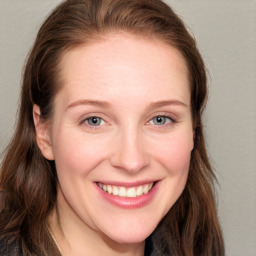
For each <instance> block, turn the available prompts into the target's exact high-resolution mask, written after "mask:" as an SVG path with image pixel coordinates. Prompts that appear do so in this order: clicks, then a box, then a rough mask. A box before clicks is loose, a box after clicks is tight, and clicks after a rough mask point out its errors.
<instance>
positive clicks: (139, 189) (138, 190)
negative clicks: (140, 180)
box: [136, 186, 143, 196]
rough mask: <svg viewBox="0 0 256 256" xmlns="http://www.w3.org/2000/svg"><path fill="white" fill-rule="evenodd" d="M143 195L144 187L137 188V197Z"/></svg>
mask: <svg viewBox="0 0 256 256" xmlns="http://www.w3.org/2000/svg"><path fill="white" fill-rule="evenodd" d="M142 194H143V187H142V186H139V187H138V188H137V191H136V195H137V196H141V195H142Z"/></svg>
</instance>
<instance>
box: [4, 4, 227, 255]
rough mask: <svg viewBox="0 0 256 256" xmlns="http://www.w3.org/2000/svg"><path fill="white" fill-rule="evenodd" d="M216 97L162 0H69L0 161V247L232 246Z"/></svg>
mask: <svg viewBox="0 0 256 256" xmlns="http://www.w3.org/2000/svg"><path fill="white" fill-rule="evenodd" d="M206 96H207V88H206V74H205V67H204V63H203V60H202V58H201V56H200V54H199V52H198V50H197V47H196V44H195V41H194V40H193V38H192V37H191V36H190V35H189V33H188V32H187V30H186V28H185V27H184V25H183V23H182V21H181V20H180V19H179V18H178V17H177V15H176V14H175V13H174V12H173V11H172V10H171V9H170V8H169V7H168V6H167V5H166V4H164V3H163V2H161V1H159V0H152V1H146V0H129V1H127V0H97V1H96V0H67V1H64V2H63V3H61V4H60V5H59V6H58V7H57V8H56V9H55V10H54V11H53V13H52V14H51V15H50V16H49V17H48V19H47V20H46V21H45V22H44V24H43V25H42V27H41V29H40V30H39V33H38V36H37V39H36V41H35V44H34V47H33V49H32V51H31V53H30V55H29V58H28V60H27V63H26V67H25V72H24V80H23V87H22V96H21V105H20V112H19V122H18V125H17V129H16V132H15V135H14V137H13V140H12V142H11V143H10V145H9V147H8V150H7V153H6V156H5V158H4V161H3V163H2V167H1V170H2V173H1V180H0V182H1V183H0V186H1V188H2V190H3V191H4V195H5V197H4V206H3V209H2V212H1V215H0V216H1V220H0V230H1V231H0V237H1V240H0V241H1V242H0V243H1V249H0V252H1V255H102V254H103V255H196V256H197V255H224V246H223V240H222V234H221V228H220V225H219V222H218V218H217V213H216V207H215V201H214V193H213V179H214V174H213V172H212V170H211V167H210V164H209V161H208V157H207V154H206V150H205V145H204V137H203V131H202V124H201V114H202V110H203V108H204V105H205V100H206ZM1 250H2V251H1Z"/></svg>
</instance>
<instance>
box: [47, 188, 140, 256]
mask: <svg viewBox="0 0 256 256" xmlns="http://www.w3.org/2000/svg"><path fill="white" fill-rule="evenodd" d="M60 197H62V198H61V200H59V199H60ZM63 199H64V197H63V195H62V194H61V193H58V197H57V203H56V205H55V207H54V209H53V211H52V213H51V215H50V216H49V218H48V224H49V229H50V232H51V233H52V236H53V240H54V241H55V243H56V245H57V247H58V248H59V250H60V253H61V254H62V256H72V255H76V256H80V255H81V256H83V255H105V256H117V255H124V256H143V255H144V247H145V242H142V243H136V244H120V243H118V242H116V241H113V240H112V239H110V238H109V237H108V236H106V235H105V234H104V233H102V232H100V231H97V230H95V229H93V228H91V227H90V226H88V225H87V224H86V223H84V222H83V221H82V220H81V219H80V218H79V217H78V216H77V215H76V214H75V213H74V212H73V211H72V210H71V209H70V207H67V204H68V203H67V202H66V200H63Z"/></svg>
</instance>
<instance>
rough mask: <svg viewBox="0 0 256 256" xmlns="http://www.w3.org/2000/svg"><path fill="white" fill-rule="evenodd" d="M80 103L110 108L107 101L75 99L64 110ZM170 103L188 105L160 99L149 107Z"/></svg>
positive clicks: (168, 104) (158, 106)
mask: <svg viewBox="0 0 256 256" xmlns="http://www.w3.org/2000/svg"><path fill="white" fill-rule="evenodd" d="M80 105H91V106H96V107H101V108H110V107H111V106H112V105H111V104H110V103H109V102H107V101H99V100H86V99H85V100H77V101H75V102H73V103H71V104H70V105H68V106H67V108H66V110H68V109H70V108H73V107H76V106H80ZM170 105H177V106H183V107H188V105H187V104H185V103H184V102H182V101H179V100H162V101H157V102H152V103H150V105H149V107H148V108H149V109H154V108H161V107H165V106H170Z"/></svg>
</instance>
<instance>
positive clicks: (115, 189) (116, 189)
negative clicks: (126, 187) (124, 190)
mask: <svg viewBox="0 0 256 256" xmlns="http://www.w3.org/2000/svg"><path fill="white" fill-rule="evenodd" d="M118 194H119V191H118V188H117V187H116V186H113V195H114V196H117V195H118Z"/></svg>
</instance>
